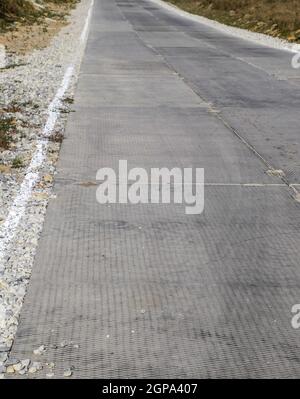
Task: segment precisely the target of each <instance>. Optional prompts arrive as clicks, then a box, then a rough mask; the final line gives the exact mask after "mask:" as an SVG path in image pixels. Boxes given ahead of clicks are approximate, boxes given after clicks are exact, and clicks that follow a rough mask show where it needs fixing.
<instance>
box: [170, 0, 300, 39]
mask: <svg viewBox="0 0 300 399" xmlns="http://www.w3.org/2000/svg"><path fill="white" fill-rule="evenodd" d="M168 1H169V2H170V3H172V4H175V5H176V6H178V7H180V8H182V9H184V10H186V11H189V12H191V13H193V14H198V15H203V16H205V17H207V18H211V19H215V20H217V21H219V22H222V23H225V24H227V25H232V26H237V27H241V28H247V29H249V30H253V31H255V32H262V33H267V34H269V35H271V36H277V37H281V38H285V39H288V40H290V41H298V42H300V0H168Z"/></svg>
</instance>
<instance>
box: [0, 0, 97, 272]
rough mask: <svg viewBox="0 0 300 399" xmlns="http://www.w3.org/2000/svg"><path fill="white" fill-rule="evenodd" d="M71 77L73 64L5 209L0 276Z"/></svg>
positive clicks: (0, 236) (85, 32) (0, 228)
mask: <svg viewBox="0 0 300 399" xmlns="http://www.w3.org/2000/svg"><path fill="white" fill-rule="evenodd" d="M93 5H94V0H91V4H90V8H89V11H88V14H87V17H86V21H85V24H84V28H83V30H82V33H81V35H80V43H81V44H83V43H84V42H85V40H86V38H87V35H88V29H89V23H90V19H91V15H92V8H93ZM73 73H74V64H72V65H70V66H69V67H68V68H67V69H66V72H65V74H64V77H63V80H62V83H61V85H60V87H59V88H58V90H57V92H56V95H55V97H54V99H53V100H52V101H51V103H50V105H49V107H48V118H47V121H46V124H45V126H44V129H43V132H42V137H43V139H42V140H40V141H38V143H37V146H36V150H35V152H34V154H33V156H32V159H31V162H30V164H29V166H28V168H27V170H26V173H25V178H24V180H23V182H22V184H21V186H20V190H19V192H18V194H17V196H16V198H15V200H14V202H13V204H12V205H11V207H10V208H9V211H8V215H7V217H6V219H5V221H4V222H3V224H1V226H0V272H1V271H3V269H4V267H5V265H4V263H3V261H4V260H5V258H6V256H7V253H8V250H9V247H10V244H11V243H12V241H13V239H14V238H15V236H16V232H17V227H18V225H19V223H20V220H21V219H22V217H23V216H24V214H25V211H26V206H27V204H28V201H29V200H30V198H31V196H32V191H33V188H34V186H35V185H36V183H37V182H38V181H39V178H40V177H39V168H40V167H41V166H42V165H43V163H44V161H45V159H46V156H47V149H48V145H49V136H50V135H51V133H52V131H53V129H54V127H55V124H56V122H57V119H58V118H59V116H60V110H59V108H60V107H61V105H62V103H61V101H62V98H63V96H64V94H65V92H66V91H67V89H68V87H69V85H70V81H71V78H72V75H73Z"/></svg>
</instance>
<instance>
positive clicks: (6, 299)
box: [0, 0, 93, 376]
mask: <svg viewBox="0 0 300 399" xmlns="http://www.w3.org/2000/svg"><path fill="white" fill-rule="evenodd" d="M92 3H93V0H82V1H81V2H80V3H79V4H78V5H77V8H76V9H75V10H73V11H72V13H71V15H70V17H69V22H70V23H69V24H68V25H67V26H66V27H64V28H63V29H62V30H61V31H60V32H59V34H58V35H57V36H56V37H54V39H53V40H52V42H51V45H50V46H49V47H47V48H45V49H43V50H39V51H34V52H33V53H31V54H29V55H26V56H22V57H21V56H19V57H17V56H16V55H14V54H7V55H6V62H7V63H8V64H13V65H15V67H14V68H9V69H4V70H1V71H0V108H1V109H3V108H6V107H7V108H8V107H12V105H14V106H15V107H17V111H16V110H13V112H8V113H7V115H8V116H11V117H13V118H14V119H15V125H16V132H15V134H14V141H13V143H12V145H11V146H10V148H9V150H6V151H2V152H0V165H2V167H3V166H4V167H5V166H7V167H10V165H11V164H12V162H13V160H14V159H16V157H19V158H20V159H21V160H22V166H21V167H20V168H19V169H11V171H10V172H7V173H6V172H5V173H0V376H2V374H4V372H5V371H6V372H7V370H6V368H7V367H8V361H7V358H8V354H9V350H10V348H11V345H12V344H13V340H14V337H15V333H16V330H17V325H18V317H19V314H20V310H21V307H22V304H23V300H24V296H25V293H26V287H27V283H28V281H29V279H30V275H31V270H32V264H33V260H34V256H35V253H36V248H37V244H38V239H39V236H40V232H41V229H42V226H43V222H44V215H45V211H46V207H47V204H48V200H49V198H50V197H51V196H52V195H53V194H52V180H53V175H54V174H55V165H56V160H57V157H58V151H59V148H60V143H59V142H58V140H53V139H52V140H51V137H53V136H55V137H59V135H61V134H63V131H64V126H65V121H66V114H67V113H68V112H69V111H70V107H71V105H70V103H71V101H70V99H72V97H73V92H74V87H75V84H76V80H77V76H78V72H79V66H80V62H81V58H82V55H83V51H84V46H85V39H86V36H87V33H88V25H87V22H86V21H87V20H89V18H90V16H91V8H90V7H91V5H92ZM87 18H88V19H87ZM64 100H65V101H64ZM25 186H26V187H25ZM18 369H19V367H18V366H17V367H16V370H15V371H14V372H19V371H22V373H23V371H24V367H22V368H20V370H18ZM10 372H13V370H12V369H10Z"/></svg>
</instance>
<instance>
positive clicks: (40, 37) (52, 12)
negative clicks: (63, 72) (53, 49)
mask: <svg viewBox="0 0 300 399" xmlns="http://www.w3.org/2000/svg"><path fill="white" fill-rule="evenodd" d="M74 4H75V2H74V3H73V2H71V3H69V2H67V3H52V2H47V4H46V6H45V12H44V13H43V15H40V16H39V17H37V18H36V19H35V20H34V21H32V20H31V21H27V20H25V19H24V20H18V21H16V22H14V23H13V24H11V25H10V26H9V27H8V28H7V29H6V30H4V31H2V32H0V44H2V45H4V46H5V47H6V51H7V52H10V53H11V52H13V53H17V54H25V53H28V52H31V51H32V50H34V49H41V48H44V47H47V46H48V45H49V42H50V41H51V39H52V38H53V36H54V35H56V34H57V32H58V31H59V30H60V29H61V28H62V27H63V26H65V25H66V24H67V22H66V19H65V17H66V16H67V15H68V13H69V11H70V10H71V9H72V8H73V7H74Z"/></svg>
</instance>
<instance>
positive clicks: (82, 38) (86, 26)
mask: <svg viewBox="0 0 300 399" xmlns="http://www.w3.org/2000/svg"><path fill="white" fill-rule="evenodd" d="M93 6H94V0H92V1H91V5H90V8H89V11H88V15H87V17H86V20H85V24H84V28H83V30H82V32H81V35H80V42H81V43H84V42H85V41H86V39H87V36H88V33H89V32H88V31H89V26H90V21H91V16H92V10H93Z"/></svg>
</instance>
